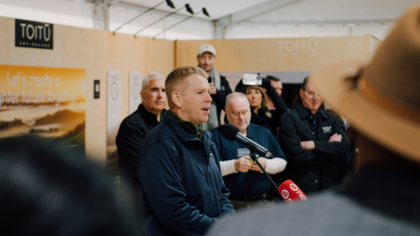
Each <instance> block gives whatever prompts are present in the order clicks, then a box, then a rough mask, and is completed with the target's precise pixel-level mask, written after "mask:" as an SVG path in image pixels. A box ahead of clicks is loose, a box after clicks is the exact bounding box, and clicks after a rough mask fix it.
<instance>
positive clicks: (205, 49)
mask: <svg viewBox="0 0 420 236" xmlns="http://www.w3.org/2000/svg"><path fill="white" fill-rule="evenodd" d="M205 52H209V53H211V54H213V55H215V56H216V49H215V48H214V47H213V46H212V45H210V44H203V45H201V46H200V48H199V49H198V55H199V56H201V54H203V53H205Z"/></svg>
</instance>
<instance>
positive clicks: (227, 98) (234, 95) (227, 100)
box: [225, 92, 249, 108]
mask: <svg viewBox="0 0 420 236" xmlns="http://www.w3.org/2000/svg"><path fill="white" fill-rule="evenodd" d="M235 97H241V98H244V99H245V100H246V101H247V102H248V104H249V101H248V98H247V97H246V95H245V94H243V93H240V92H235V93H231V94H229V95H227V97H226V104H225V107H226V108H227V107H228V105H229V102H230V100H231V99H232V98H235Z"/></svg>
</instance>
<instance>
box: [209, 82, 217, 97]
mask: <svg viewBox="0 0 420 236" xmlns="http://www.w3.org/2000/svg"><path fill="white" fill-rule="evenodd" d="M209 85H210V95H215V94H216V93H217V90H216V87H215V86H214V84H213V83H209Z"/></svg>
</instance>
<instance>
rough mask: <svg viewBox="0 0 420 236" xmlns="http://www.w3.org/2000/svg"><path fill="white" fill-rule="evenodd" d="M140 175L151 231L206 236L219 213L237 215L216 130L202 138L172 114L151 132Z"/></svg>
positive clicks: (144, 222)
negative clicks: (214, 137) (213, 136)
mask: <svg viewBox="0 0 420 236" xmlns="http://www.w3.org/2000/svg"><path fill="white" fill-rule="evenodd" d="M137 175H138V177H139V180H140V184H139V188H140V192H139V195H140V197H139V201H140V203H139V204H140V224H141V227H142V230H143V231H144V233H145V234H146V235H204V234H205V233H206V232H207V230H208V229H209V227H210V226H211V225H213V223H214V222H215V221H216V218H217V217H219V216H222V215H226V214H230V213H235V211H234V210H233V207H232V204H231V203H230V201H229V200H228V196H229V190H228V189H227V188H226V187H225V185H224V182H223V179H222V175H221V172H220V164H219V153H218V152H217V149H216V146H215V145H214V143H213V142H212V141H211V133H210V132H205V134H204V136H203V139H202V140H200V139H198V138H196V137H194V136H193V135H192V134H191V133H189V132H188V131H186V130H185V129H184V128H182V127H181V126H180V125H179V124H178V123H177V122H176V121H175V120H174V119H173V118H171V117H170V116H169V115H168V114H167V113H165V114H164V116H163V120H162V122H160V123H159V125H157V126H156V127H155V128H154V129H153V130H152V131H151V132H150V133H149V134H148V135H147V136H146V139H145V141H144V143H143V146H142V147H141V149H140V154H139V158H138V165H137Z"/></svg>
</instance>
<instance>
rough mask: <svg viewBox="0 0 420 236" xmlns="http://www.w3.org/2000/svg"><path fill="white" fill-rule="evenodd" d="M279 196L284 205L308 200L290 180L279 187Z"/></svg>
mask: <svg viewBox="0 0 420 236" xmlns="http://www.w3.org/2000/svg"><path fill="white" fill-rule="evenodd" d="M279 193H280V196H281V197H282V198H283V200H284V201H285V202H286V203H289V204H290V203H294V202H298V201H301V200H303V201H306V200H308V198H307V197H306V195H305V194H304V193H303V192H302V190H300V188H299V187H298V186H297V185H296V184H295V183H294V182H293V181H291V180H290V179H288V180H286V181H284V182H283V183H282V184H281V185H280V187H279Z"/></svg>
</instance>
